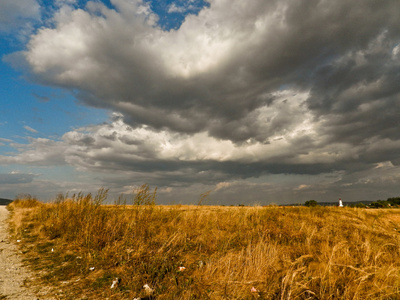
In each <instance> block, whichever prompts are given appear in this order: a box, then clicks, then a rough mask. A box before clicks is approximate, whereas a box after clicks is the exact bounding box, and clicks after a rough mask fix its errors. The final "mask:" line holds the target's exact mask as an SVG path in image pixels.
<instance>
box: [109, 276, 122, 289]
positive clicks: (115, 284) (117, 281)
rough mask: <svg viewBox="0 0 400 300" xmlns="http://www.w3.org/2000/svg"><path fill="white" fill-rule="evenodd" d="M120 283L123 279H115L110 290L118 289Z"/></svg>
mask: <svg viewBox="0 0 400 300" xmlns="http://www.w3.org/2000/svg"><path fill="white" fill-rule="evenodd" d="M120 281H121V279H119V278H115V279H114V280H113V282H112V284H111V287H110V289H113V288H115V287H117V285H118V283H119V282H120Z"/></svg>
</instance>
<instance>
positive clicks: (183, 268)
mask: <svg viewBox="0 0 400 300" xmlns="http://www.w3.org/2000/svg"><path fill="white" fill-rule="evenodd" d="M185 270H186V268H185V267H179V268H178V272H183V271H185Z"/></svg>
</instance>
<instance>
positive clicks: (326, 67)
mask: <svg viewBox="0 0 400 300" xmlns="http://www.w3.org/2000/svg"><path fill="white" fill-rule="evenodd" d="M120 3H122V2H120ZM224 5H225V4H223V3H220V2H219V1H211V2H210V9H206V10H204V11H203V12H201V13H200V14H199V16H190V17H188V18H187V20H186V22H185V23H184V24H183V25H182V26H181V28H180V29H179V30H177V31H171V32H163V31H161V30H160V29H158V28H157V27H154V24H153V23H151V20H152V16H154V15H153V13H152V12H151V11H150V10H149V9H148V8H147V10H144V9H142V10H140V11H141V13H137V11H139V9H138V7H143V5H142V4H141V3H140V2H139V1H138V2H137V3H136V4H135V5H133V6H129V5H125V6H124V7H123V6H122V5H120V7H119V8H118V5H117V11H113V10H109V9H106V8H104V7H95V5H94V4H92V5H91V11H98V12H101V15H100V16H99V15H98V14H95V13H93V14H89V13H88V12H84V11H68V10H67V9H65V11H63V13H60V14H59V16H58V17H56V20H57V21H58V23H57V24H58V27H59V30H58V31H56V29H43V30H41V31H39V32H38V34H37V35H36V36H34V37H33V38H32V40H31V43H30V44H29V47H28V52H27V53H26V58H27V61H28V62H29V63H30V65H31V67H32V72H33V76H34V77H35V78H36V79H38V80H40V81H43V82H45V83H47V84H55V85H60V86H63V87H69V88H71V89H78V90H80V91H81V95H84V94H85V95H86V96H85V97H82V100H83V101H85V102H86V103H87V104H90V105H93V106H98V107H105V108H111V109H114V110H116V111H119V112H121V113H122V114H123V115H124V119H125V121H126V122H128V123H129V124H131V125H134V126H137V125H140V124H146V125H149V126H152V127H153V128H156V129H162V128H168V129H170V130H172V131H176V132H181V133H195V132H201V131H207V132H209V133H210V134H212V135H213V136H215V137H218V138H223V139H228V140H232V141H234V142H243V141H245V140H247V139H250V138H253V139H255V140H257V141H260V142H264V141H266V140H268V138H269V137H270V136H271V135H273V134H274V132H275V131H276V130H275V128H268V130H265V128H264V130H263V127H264V125H265V124H264V123H262V122H261V123H260V121H259V120H256V121H254V120H249V116H251V115H252V114H254V112H255V111H256V110H257V109H259V108H260V107H264V106H268V105H271V103H273V102H274V96H273V93H274V92H276V91H278V90H279V89H280V88H281V86H283V85H286V86H289V87H292V88H295V89H300V90H304V91H307V90H309V89H311V91H312V92H311V95H310V99H308V101H307V102H308V106H309V108H310V109H311V110H312V111H313V112H314V113H315V114H316V116H317V117H318V116H319V115H320V114H322V113H323V112H324V111H327V112H328V115H329V114H331V113H333V112H335V111H338V110H340V108H334V109H333V111H332V107H334V106H335V105H334V104H335V103H338V102H339V101H342V102H343V103H341V104H340V107H341V109H342V110H345V111H346V112H347V113H348V114H349V115H350V117H349V120H348V119H347V118H345V120H344V122H347V121H350V122H352V118H354V116H351V112H354V111H355V109H356V108H357V106H358V105H357V103H359V104H360V103H366V102H370V101H374V100H376V99H372V98H376V97H379V96H378V95H376V96H375V97H373V96H372V95H369V94H367V95H363V97H362V99H359V97H357V95H354V96H353V97H349V98H348V99H344V100H340V99H339V98H340V95H341V94H342V93H343V92H344V91H345V89H346V88H349V86H351V85H354V84H358V83H368V82H371V80H379V79H383V80H386V81H387V82H386V83H385V84H386V85H385V87H386V90H387V92H389V91H390V90H391V91H392V92H395V91H396V89H397V88H396V87H394V85H395V83H396V80H395V79H394V78H393V77H392V76H393V75H396V76H398V65H397V66H391V64H390V63H389V61H390V59H391V54H392V49H393V47H394V46H395V45H396V43H398V42H399V41H400V39H399V37H400V35H399V30H400V24H399V22H398V17H399V11H400V3H399V2H398V1H387V2H385V4H384V5H382V2H380V1H363V2H355V1H335V2H330V1H317V0H314V1H289V0H288V1H268V2H265V1H256V2H253V3H252V4H246V5H244V4H241V3H240V2H239V1H233V2H232V3H231V4H229V9H228V8H226V7H224ZM123 8H125V9H127V8H129V9H131V10H132V13H135V14H136V15H135V17H133V16H130V17H129V18H128V17H127V14H126V13H125V11H123ZM143 11H145V12H143ZM153 18H155V17H153ZM149 20H150V21H149ZM72 33H75V34H74V35H72ZM382 36H384V37H383V38H382V39H384V40H385V41H384V42H381V43H384V44H385V45H382V47H383V49H380V50H379V53H371V54H368V53H366V54H365V55H364V59H365V62H364V65H363V66H355V65H354V62H352V60H351V59H347V57H348V56H352V55H354V53H356V52H363V51H367V52H368V49H370V48H371V47H373V46H374V45H375V44H376V43H379V42H380V41H379V39H380V37H382ZM48 40H51V41H52V44H51V45H52V46H50V45H49V44H48ZM66 41H68V44H67V43H66ZM116 45H118V47H116ZM49 46H50V48H48V47H49ZM42 47H47V52H48V51H49V50H52V51H53V53H52V54H50V53H47V55H46V56H44V54H43V52H39V51H40V50H42V49H43V48H42ZM61 49H63V50H62V51H59V50H61ZM207 51H209V52H210V53H207ZM341 60H344V62H342V61H341ZM202 61H203V62H202ZM377 67H378V68H377ZM396 86H398V85H396ZM381 99H382V101H385V99H384V98H381ZM161 115H162V116H163V117H160V116H161ZM360 117H362V116H360ZM266 123H268V121H266ZM286 124H287V125H288V126H290V121H289V120H287V122H286V123H282V124H280V125H278V126H283V127H284V126H285V125H286ZM382 126H384V125H383V124H381V127H382ZM350 134H351V133H350ZM338 135H340V134H339V133H338ZM343 135H346V133H343Z"/></svg>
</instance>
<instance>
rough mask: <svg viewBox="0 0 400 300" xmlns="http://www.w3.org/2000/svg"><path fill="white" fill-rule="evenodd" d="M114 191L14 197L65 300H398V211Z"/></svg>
mask: <svg viewBox="0 0 400 300" xmlns="http://www.w3.org/2000/svg"><path fill="white" fill-rule="evenodd" d="M106 194H107V191H105V190H101V191H99V194H98V195H96V196H92V195H90V194H89V195H83V194H80V195H75V196H73V197H71V198H65V199H59V200H58V201H56V202H55V203H52V204H43V203H41V202H38V201H36V200H34V199H30V200H17V201H14V202H13V203H12V204H10V205H9V207H10V210H11V211H12V212H13V214H12V220H11V222H12V224H13V228H14V231H13V234H14V235H15V237H16V238H18V239H20V240H21V242H20V243H19V244H20V247H21V250H22V251H23V252H24V255H25V259H26V261H27V263H28V264H29V265H30V266H31V268H32V269H33V270H34V271H35V272H36V273H37V274H38V280H39V281H40V283H41V284H44V285H51V286H54V289H53V295H54V296H55V297H56V298H59V299H135V298H136V299H175V300H178V299H363V300H364V299H400V276H399V275H400V210H398V209H376V210H373V209H360V208H336V207H315V208H306V207H213V206H157V205H152V204H154V203H153V202H152V201H149V202H146V203H145V201H142V202H140V201H139V202H140V203H139V202H137V203H136V204H138V205H113V206H107V205H101V202H102V200H103V199H104V197H105V196H106ZM139 204H142V205H139ZM143 204H147V205H143ZM116 278H118V280H116ZM113 282H114V284H113ZM145 285H147V286H146V288H144V286H145Z"/></svg>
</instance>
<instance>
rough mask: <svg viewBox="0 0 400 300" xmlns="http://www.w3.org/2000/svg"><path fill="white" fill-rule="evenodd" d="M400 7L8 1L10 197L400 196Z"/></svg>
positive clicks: (264, 200) (3, 33)
mask: <svg viewBox="0 0 400 300" xmlns="http://www.w3.org/2000/svg"><path fill="white" fill-rule="evenodd" d="M377 7H378V8H377ZM343 11H346V14H343ZM399 17H400V3H397V2H395V1H392V2H390V3H389V2H386V3H384V4H383V3H381V2H379V6H375V5H374V2H373V1H372V2H368V3H366V2H365V3H362V4H361V3H356V2H351V3H349V2H348V1H345V0H340V1H336V2H335V3H330V4H329V3H327V2H326V1H322V0H321V1H320V0H316V1H313V5H310V2H309V1H305V0H304V1H303V0H300V1H294V0H280V1H268V2H265V1H262V0H260V1H258V0H255V1H253V2H250V3H247V2H243V1H236V0H232V1H225V0H210V1H203V0H186V1H185V0H175V1H141V0H110V1H103V2H100V1H76V0H55V1H39V0H20V1H18V2H15V1H12V0H4V1H2V2H1V3H0V56H1V60H0V74H1V76H0V92H1V98H0V99H1V100H0V104H1V109H0V197H6V198H14V197H15V196H16V195H17V194H19V193H30V194H32V195H35V196H38V197H39V198H41V199H43V200H46V201H47V200H51V199H52V198H54V197H55V195H56V194H57V193H66V192H79V191H83V192H94V191H96V190H97V189H98V188H100V187H102V186H104V187H107V188H110V191H111V198H112V197H114V196H116V195H119V194H120V193H125V194H129V193H132V191H133V190H134V189H135V188H136V187H138V186H140V185H141V184H143V183H148V184H150V186H151V187H156V186H157V187H158V191H159V202H161V203H196V201H197V200H198V197H199V195H200V194H201V193H204V192H206V191H211V194H210V203H218V204H239V203H245V204H269V203H299V202H301V203H304V202H305V201H307V200H309V199H315V200H317V201H335V200H337V199H338V198H342V199H344V201H356V200H376V199H386V198H388V197H393V196H398V195H399V193H400V191H399V188H398V187H399V186H400V185H399V181H400V173H399V171H400V169H399V165H400V157H399V153H400V135H399V133H398V132H399V131H398V126H399V118H398V116H399V115H400V88H399V84H398V80H399V79H400V78H399V77H400V48H399V42H400V35H399V32H400V25H399V24H398V21H397V20H398V18H399ZM377 112H379V114H377Z"/></svg>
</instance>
